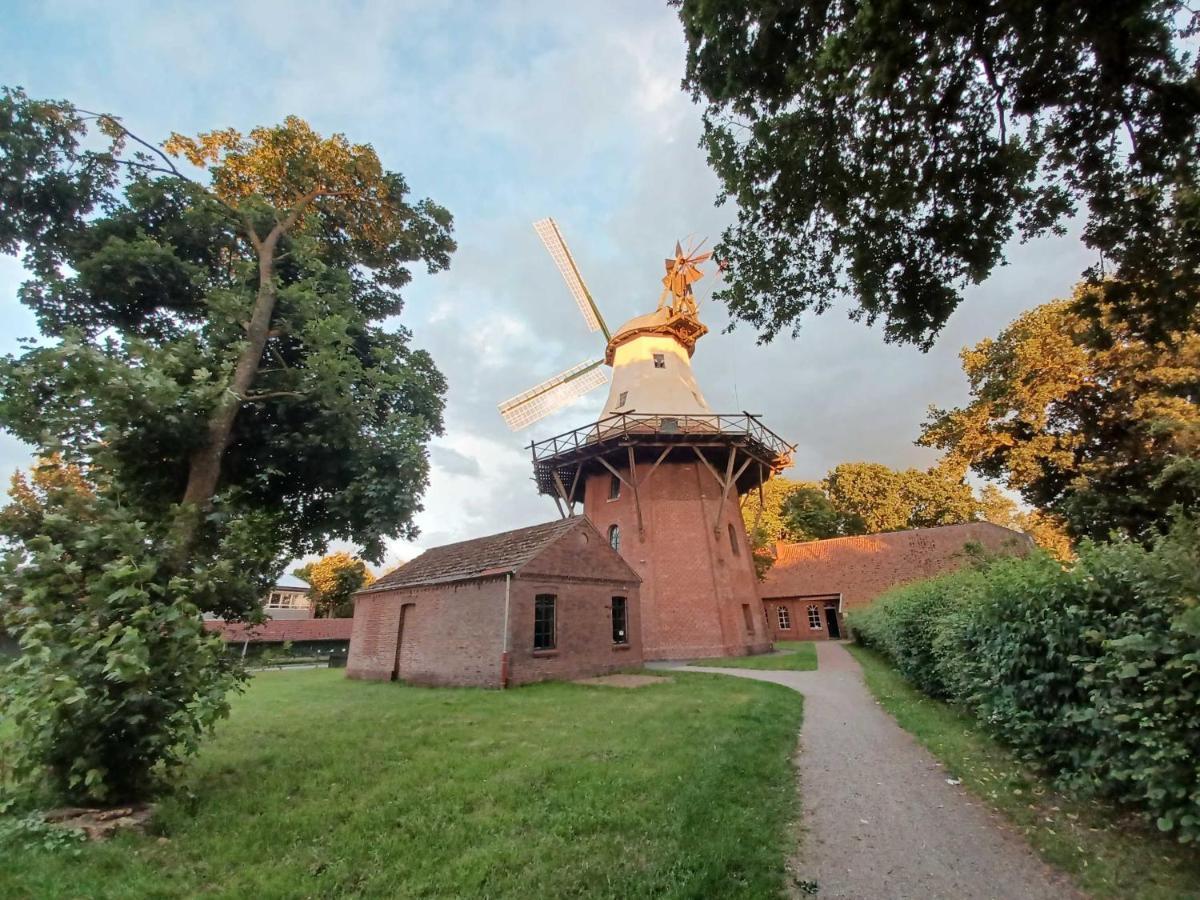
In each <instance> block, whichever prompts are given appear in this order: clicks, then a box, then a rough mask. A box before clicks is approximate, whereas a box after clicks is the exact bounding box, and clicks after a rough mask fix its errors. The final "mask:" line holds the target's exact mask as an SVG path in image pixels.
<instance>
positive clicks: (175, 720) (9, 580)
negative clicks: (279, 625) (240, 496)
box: [0, 496, 241, 802]
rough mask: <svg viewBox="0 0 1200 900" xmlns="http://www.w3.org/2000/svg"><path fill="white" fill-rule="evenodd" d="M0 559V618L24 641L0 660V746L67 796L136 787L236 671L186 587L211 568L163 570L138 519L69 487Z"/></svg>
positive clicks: (107, 794)
mask: <svg viewBox="0 0 1200 900" xmlns="http://www.w3.org/2000/svg"><path fill="white" fill-rule="evenodd" d="M42 527H43V531H44V532H45V533H43V534H40V535H38V536H36V537H32V538H29V539H28V540H25V541H24V542H23V543H22V544H21V545H20V547H19V550H18V549H14V550H11V551H10V552H8V553H7V554H6V556H5V558H4V561H3V563H2V564H0V626H2V627H4V628H6V629H7V630H8V631H9V632H10V633H11V634H12V635H13V636H15V637H16V638H17V639H18V641H19V643H20V647H21V651H22V653H21V655H20V656H19V657H17V659H16V660H14V661H13V662H11V663H9V664H8V665H7V666H6V667H5V668H4V669H3V670H2V671H0V716H2V717H4V718H6V719H9V720H11V722H12V724H13V725H14V726H15V733H14V735H13V736H12V738H11V741H10V742H11V746H9V747H7V748H4V749H3V750H0V753H2V754H3V755H4V757H5V759H6V761H7V762H8V763H10V764H11V765H12V767H13V771H14V772H15V774H16V775H17V776H19V777H22V778H28V777H30V776H34V775H38V774H45V775H46V776H48V779H49V782H50V784H51V786H52V787H53V788H54V789H55V790H56V791H57V792H58V793H60V794H62V795H65V796H66V797H67V798H70V799H74V800H82V801H108V802H116V801H121V800H125V799H129V798H134V797H140V796H143V795H145V794H147V793H150V792H151V791H152V790H153V789H154V788H155V787H156V786H158V784H159V781H160V777H161V776H162V775H163V774H165V772H166V771H167V770H168V769H169V768H170V767H171V766H173V765H175V764H177V763H179V762H180V761H181V760H182V759H183V758H185V757H186V756H187V755H188V754H190V753H192V752H194V751H195V750H196V748H197V745H198V742H199V739H200V737H201V735H202V734H203V733H204V732H205V730H206V729H209V728H211V726H212V725H213V724H214V723H215V722H216V721H217V720H218V719H219V718H220V717H221V716H223V715H225V714H226V712H227V711H228V704H227V701H226V700H225V695H226V692H227V691H228V690H229V689H230V688H232V687H235V686H237V685H238V684H239V683H240V677H241V676H240V675H239V674H238V671H237V669H236V668H235V664H233V663H231V662H230V661H229V660H228V659H227V658H226V657H225V655H224V653H223V650H222V645H221V641H220V639H219V638H218V637H216V636H215V635H209V634H206V633H205V631H204V628H203V622H202V618H201V615H200V611H199V609H198V608H197V607H196V605H195V604H194V603H193V602H192V600H191V598H192V597H193V596H195V595H196V594H197V593H203V592H204V591H205V590H207V581H208V580H209V577H210V575H211V574H212V573H211V572H208V571H203V570H201V569H199V568H196V569H193V570H189V571H188V572H185V573H183V574H182V575H173V574H172V573H171V572H170V571H169V570H167V569H166V567H165V565H164V563H163V557H164V553H163V552H162V548H161V546H160V545H159V543H158V542H156V541H155V540H154V539H153V536H152V535H151V534H150V532H149V530H148V529H147V527H146V526H145V525H144V523H142V522H139V521H137V520H135V519H134V518H132V517H131V516H130V515H129V514H128V513H126V512H124V511H122V510H121V508H120V507H118V506H116V505H115V504H112V503H110V502H107V501H105V500H103V499H102V498H99V497H83V496H80V497H77V498H75V500H74V501H73V502H72V504H71V505H70V506H69V507H68V508H66V509H64V510H63V511H59V512H51V513H49V514H48V515H47V516H46V518H45V522H44V523H43V526H42Z"/></svg>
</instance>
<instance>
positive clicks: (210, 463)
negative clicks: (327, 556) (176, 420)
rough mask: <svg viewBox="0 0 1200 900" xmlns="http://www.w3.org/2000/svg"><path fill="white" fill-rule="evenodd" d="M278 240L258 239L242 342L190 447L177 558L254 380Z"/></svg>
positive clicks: (208, 497)
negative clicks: (200, 437) (201, 433)
mask: <svg viewBox="0 0 1200 900" xmlns="http://www.w3.org/2000/svg"><path fill="white" fill-rule="evenodd" d="M278 241H279V228H278V227H277V228H276V229H275V230H273V231H272V232H271V234H270V235H269V236H268V237H267V239H266V240H264V241H262V242H261V243H258V245H257V247H256V249H257V251H258V294H257V296H256V298H255V301H254V311H253V312H252V314H251V316H250V324H249V327H248V328H247V330H246V346H245V347H244V348H243V349H242V352H241V355H239V356H238V361H237V365H236V366H235V367H234V370H233V378H232V379H231V380H230V382H229V385H228V386H227V388H226V390H225V393H224V394H223V395H222V396H221V399H220V401H219V402H218V403H217V406H216V408H215V409H214V410H213V411H212V414H211V416H210V417H209V420H208V428H207V433H206V435H205V439H204V443H202V444H201V445H200V446H199V447H197V448H196V450H195V451H193V453H192V455H191V459H190V460H189V464H188V480H187V487H186V488H185V490H184V492H183V501H182V506H183V510H182V520H181V522H180V527H179V531H178V535H177V537H178V540H177V543H176V547H175V551H176V553H177V554H178V557H179V559H180V560H182V559H184V558H186V556H187V554H188V552H189V551H190V550H191V546H192V543H193V542H194V541H195V538H196V531H197V529H198V528H199V525H200V518H201V516H202V515H203V514H204V513H206V512H208V510H209V509H211V508H212V500H213V496H214V495H215V494H216V492H217V484H218V483H219V481H220V479H221V459H222V457H223V456H224V455H225V449H226V448H227V447H228V446H229V438H230V436H231V435H232V434H233V423H234V421H235V420H236V419H237V414H238V410H240V409H241V406H242V402H243V398H244V397H245V395H246V392H247V391H248V390H249V389H250V388H251V386H252V385H253V384H254V376H255V375H256V374H257V372H258V366H259V363H260V362H261V361H262V356H263V352H264V351H265V350H266V346H267V336H268V334H269V333H270V330H271V316H272V315H273V314H274V312H275V299H276V290H275V259H274V255H275V247H276V245H277V244H278Z"/></svg>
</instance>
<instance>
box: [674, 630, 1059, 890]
mask: <svg viewBox="0 0 1200 900" xmlns="http://www.w3.org/2000/svg"><path fill="white" fill-rule="evenodd" d="M817 658H818V662H819V666H820V668H819V669H818V670H817V671H816V672H770V671H764V670H756V669H714V668H708V667H693V666H687V667H685V668H686V669H687V670H689V671H701V672H714V673H719V674H722V675H731V676H734V677H737V678H754V679H758V680H759V681H773V682H775V683H777V684H783V685H787V686H788V687H790V688H794V689H795V690H797V691H800V693H802V694H803V695H804V725H803V728H802V730H801V734H800V750H799V754H798V760H797V761H798V766H799V771H800V791H801V795H800V796H801V804H802V807H803V825H804V832H805V833H804V837H803V838H802V840H803V844H802V846H801V847H800V848H799V849H798V851H797V854H796V856H795V858H794V859H793V865H792V871H793V873H794V874H795V877H796V878H797V879H799V880H805V881H813V882H816V884H817V889H818V893H817V895H816V896H817V900H821V898H834V897H838V898H853V900H872V898H897V900H899V898H906V900H907V898H914V900H916V898H955V900H968V898H996V900H999V898H1013V900H1041V898H1078V897H1081V896H1082V895H1081V894H1079V893H1078V891H1077V890H1076V889H1075V888H1074V887H1073V886H1072V885H1071V883H1070V881H1069V880H1068V879H1067V878H1066V876H1064V875H1062V874H1061V873H1059V872H1057V871H1055V870H1053V869H1051V868H1050V867H1049V866H1047V865H1046V864H1045V863H1043V862H1042V861H1041V860H1040V859H1038V857H1037V855H1036V854H1035V853H1034V852H1033V850H1032V849H1031V848H1030V847H1029V845H1028V844H1027V843H1026V842H1025V839H1024V838H1023V837H1022V836H1021V835H1020V834H1019V833H1018V832H1016V831H1014V830H1012V829H1011V828H1010V827H1009V826H1008V825H1007V824H1006V823H1005V822H1004V821H1003V820H1002V819H1001V818H1000V817H999V816H998V815H996V814H994V813H992V812H990V811H989V810H988V809H987V808H986V807H984V806H983V804H981V803H980V802H979V801H978V800H976V799H975V798H974V797H972V796H971V795H970V794H968V793H967V792H966V790H965V789H964V788H962V787H959V786H957V785H950V784H947V782H946V778H947V776H946V773H945V770H943V769H942V768H941V767H940V766H939V765H938V763H937V761H936V760H935V759H934V758H933V757H932V756H931V755H930V754H929V752H928V751H927V750H925V748H923V747H921V746H920V745H919V744H918V743H917V742H916V741H915V740H914V739H913V738H912V737H911V736H910V735H909V734H908V732H906V731H904V730H903V729H902V728H901V727H900V726H899V725H897V724H896V722H895V720H893V719H892V717H891V716H890V715H888V714H887V713H886V712H884V710H883V709H882V707H880V706H879V705H878V703H876V701H875V698H874V697H872V696H871V694H870V692H869V691H868V690H867V687H866V685H865V684H864V683H863V679H862V671H861V670H860V669H859V666H858V663H857V662H855V660H854V657H852V656H851V655H850V654H849V653H848V652H847V651H846V649H845V648H844V647H843V646H841V645H840V644H836V643H819V644H817Z"/></svg>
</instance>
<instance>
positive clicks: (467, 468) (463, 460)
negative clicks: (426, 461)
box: [432, 444, 483, 478]
mask: <svg viewBox="0 0 1200 900" xmlns="http://www.w3.org/2000/svg"><path fill="white" fill-rule="evenodd" d="M432 457H433V464H434V465H435V466H437V467H438V468H439V469H441V470H442V471H444V472H448V473H450V474H451V475H466V476H468V477H470V478H478V477H479V475H480V474H481V473H482V471H483V470H482V469H480V468H479V462H478V461H477V460H475V459H473V458H471V457H470V456H467V455H466V454H465V453H459V452H458V451H457V450H452V449H451V448H449V447H442V446H439V445H437V444H435V445H434V446H433V449H432Z"/></svg>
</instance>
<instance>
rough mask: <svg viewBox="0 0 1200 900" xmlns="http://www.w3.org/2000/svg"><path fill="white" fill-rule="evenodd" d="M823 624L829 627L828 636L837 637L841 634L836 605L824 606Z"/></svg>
mask: <svg viewBox="0 0 1200 900" xmlns="http://www.w3.org/2000/svg"><path fill="white" fill-rule="evenodd" d="M825 626H826V627H827V628H828V629H829V637H830V638H832V639H835V640H836V639H837V638H840V637H841V636H842V625H841V623H840V622H839V621H838V611H837V607H836V606H827V607H825Z"/></svg>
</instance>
